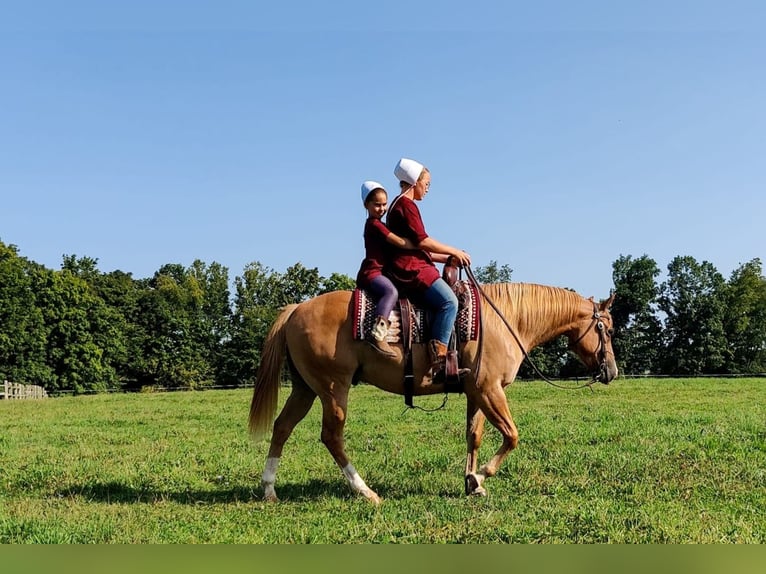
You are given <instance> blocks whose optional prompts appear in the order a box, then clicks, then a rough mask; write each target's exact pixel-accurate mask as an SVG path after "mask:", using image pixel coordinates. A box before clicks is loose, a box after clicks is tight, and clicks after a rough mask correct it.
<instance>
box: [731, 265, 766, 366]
mask: <svg viewBox="0 0 766 574" xmlns="http://www.w3.org/2000/svg"><path fill="white" fill-rule="evenodd" d="M725 301H726V305H725V314H724V330H725V332H726V339H727V340H728V342H729V345H728V351H729V352H728V354H727V357H726V368H727V370H728V371H729V372H732V373H763V372H766V278H764V276H763V271H762V266H761V260H760V259H753V260H751V261H748V262H747V263H744V264H743V265H740V267H739V268H737V269H736V270H735V271H734V272H733V273H732V275H731V278H730V279H729V282H728V286H727V289H726V297H725Z"/></svg>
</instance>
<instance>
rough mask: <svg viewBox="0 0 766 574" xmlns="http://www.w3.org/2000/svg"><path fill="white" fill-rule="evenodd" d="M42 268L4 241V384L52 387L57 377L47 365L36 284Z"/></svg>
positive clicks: (0, 340)
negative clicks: (33, 282)
mask: <svg viewBox="0 0 766 574" xmlns="http://www.w3.org/2000/svg"><path fill="white" fill-rule="evenodd" d="M39 268H40V266H39V265H37V264H35V263H31V262H30V261H28V260H27V259H25V258H23V257H20V256H19V254H18V251H17V249H16V246H14V245H6V244H4V243H3V242H2V241H0V382H2V381H3V380H9V381H12V382H17V383H24V384H34V385H40V386H43V387H48V388H50V385H51V383H52V382H53V381H54V380H55V375H54V373H53V371H52V370H51V369H50V368H49V366H48V364H47V363H46V328H45V322H44V320H43V315H42V312H41V310H40V308H39V307H38V305H37V297H36V295H35V290H34V289H33V284H32V274H33V273H35V272H36V270H37V269H39Z"/></svg>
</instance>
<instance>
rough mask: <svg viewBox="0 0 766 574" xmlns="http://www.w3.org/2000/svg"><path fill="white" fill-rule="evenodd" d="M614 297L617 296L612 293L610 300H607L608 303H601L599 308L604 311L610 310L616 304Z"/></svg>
mask: <svg viewBox="0 0 766 574" xmlns="http://www.w3.org/2000/svg"><path fill="white" fill-rule="evenodd" d="M614 295H615V293H614V291H612V292H611V293H610V294H609V299H607V300H606V301H602V302H601V305H599V307H601V310H602V311H608V310H609V308H610V307H611V306H612V303H614Z"/></svg>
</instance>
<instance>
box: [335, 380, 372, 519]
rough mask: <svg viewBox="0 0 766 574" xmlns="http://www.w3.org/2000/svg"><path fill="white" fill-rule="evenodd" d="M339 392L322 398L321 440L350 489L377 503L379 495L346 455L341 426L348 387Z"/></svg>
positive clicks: (345, 408)
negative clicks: (336, 394)
mask: <svg viewBox="0 0 766 574" xmlns="http://www.w3.org/2000/svg"><path fill="white" fill-rule="evenodd" d="M340 393H341V394H340V395H338V396H333V395H328V396H325V397H324V398H323V399H322V409H323V410H322V442H323V443H324V445H325V446H326V447H327V450H329V451H330V454H331V455H332V457H333V458H334V459H335V462H336V463H337V464H338V466H339V467H340V469H341V470H342V471H343V476H345V477H346V480H348V484H349V486H351V490H353V491H354V492H356V493H357V494H361V495H362V496H364V497H365V498H366V499H367V500H369V501H370V502H372V503H373V504H375V505H378V504H380V497H379V496H378V495H377V493H375V491H373V490H372V489H371V488H370V487H369V486H367V484H366V483H365V482H364V480H363V479H362V477H361V476H359V473H358V472H357V471H356V469H355V468H354V465H353V464H351V461H350V460H349V458H348V456H346V450H345V448H344V442H345V441H344V438H343V428H344V426H345V424H346V411H347V403H348V388H346V389H345V391H340Z"/></svg>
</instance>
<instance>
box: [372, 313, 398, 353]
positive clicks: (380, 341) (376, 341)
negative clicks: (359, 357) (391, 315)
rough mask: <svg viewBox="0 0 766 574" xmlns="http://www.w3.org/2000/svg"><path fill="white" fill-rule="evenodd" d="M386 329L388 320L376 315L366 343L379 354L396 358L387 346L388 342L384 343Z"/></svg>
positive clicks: (386, 333) (386, 334)
mask: <svg viewBox="0 0 766 574" xmlns="http://www.w3.org/2000/svg"><path fill="white" fill-rule="evenodd" d="M388 327H389V323H388V319H386V318H385V317H383V316H381V315H378V317H377V318H376V319H375V324H374V325H373V326H372V331H370V334H369V335H368V336H367V342H368V343H369V344H370V345H372V348H373V349H375V350H376V351H378V352H379V353H381V354H383V355H386V356H387V357H396V353H395V352H394V350H393V349H392V348H391V346H390V345H389V344H388V341H386V337H387V336H388Z"/></svg>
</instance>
